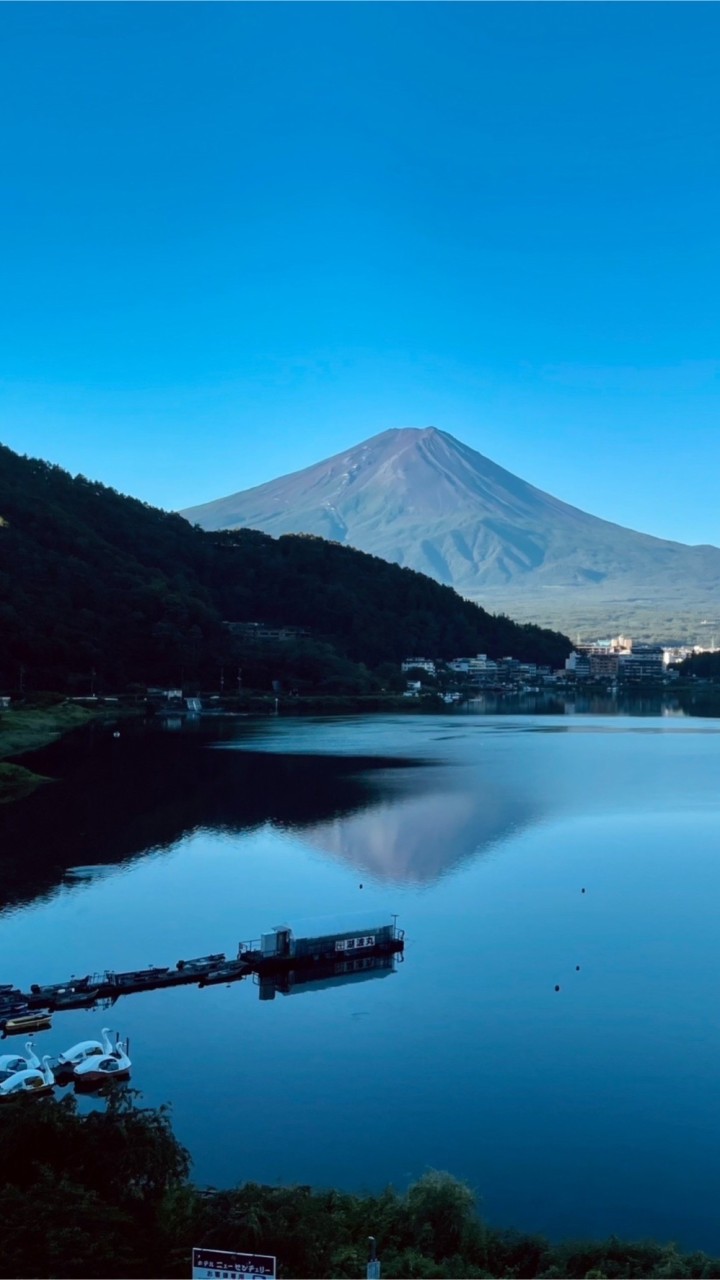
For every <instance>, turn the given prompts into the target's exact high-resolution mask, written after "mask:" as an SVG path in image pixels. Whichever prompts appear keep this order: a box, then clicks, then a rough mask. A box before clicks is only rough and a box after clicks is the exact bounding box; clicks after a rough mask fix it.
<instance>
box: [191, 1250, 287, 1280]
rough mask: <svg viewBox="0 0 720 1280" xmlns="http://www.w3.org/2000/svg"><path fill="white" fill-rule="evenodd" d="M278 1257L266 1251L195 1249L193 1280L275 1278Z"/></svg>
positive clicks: (257, 1279)
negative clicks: (236, 1251)
mask: <svg viewBox="0 0 720 1280" xmlns="http://www.w3.org/2000/svg"><path fill="white" fill-rule="evenodd" d="M275 1263H276V1259H275V1258H273V1257H271V1256H270V1255H269V1254H265V1253H230V1252H228V1251H226V1250H224V1249H193V1251H192V1274H193V1280H275Z"/></svg>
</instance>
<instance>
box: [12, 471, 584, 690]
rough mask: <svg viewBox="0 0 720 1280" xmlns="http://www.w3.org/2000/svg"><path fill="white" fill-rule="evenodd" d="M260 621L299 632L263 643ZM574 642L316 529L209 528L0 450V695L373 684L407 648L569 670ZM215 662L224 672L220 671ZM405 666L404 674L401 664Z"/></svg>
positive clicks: (373, 687)
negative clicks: (298, 532) (509, 657)
mask: <svg viewBox="0 0 720 1280" xmlns="http://www.w3.org/2000/svg"><path fill="white" fill-rule="evenodd" d="M228 622H230V623H242V622H263V623H266V624H268V627H270V628H272V627H275V628H280V627H287V628H291V629H295V630H294V631H293V632H292V633H291V636H290V638H288V637H287V636H286V638H285V640H284V641H279V642H277V643H275V644H273V643H272V642H271V641H270V639H269V638H268V637H267V636H265V638H264V639H263V640H262V642H260V641H259V640H258V639H257V635H256V633H255V634H254V633H253V630H252V629H251V628H246V629H245V630H244V631H243V629H242V628H232V627H228V626H227V625H226V624H227V623H228ZM569 650H570V642H569V641H568V639H567V637H565V636H562V635H558V634H556V633H554V632H551V631H546V630H542V629H541V628H539V627H536V626H532V625H527V624H526V625H522V626H518V625H517V624H516V623H514V622H511V621H510V619H509V618H505V617H493V616H491V615H490V614H488V613H487V612H486V611H485V610H484V609H481V608H478V607H477V606H476V605H474V604H472V603H470V602H469V601H467V600H464V599H462V598H461V597H460V596H458V595H456V594H455V592H454V591H452V590H451V589H450V588H448V587H443V586H439V585H438V583H436V582H433V581H432V580H431V579H430V578H427V577H424V576H423V575H422V574H419V573H414V572H412V571H410V570H407V569H400V568H398V566H397V565H393V564H388V563H387V562H386V561H385V560H381V559H377V558H375V557H373V556H369V555H365V554H364V553H363V552H361V551H356V550H354V549H353V548H352V547H341V546H336V545H334V544H332V543H329V542H325V541H323V540H321V539H320V538H307V537H298V536H286V537H282V538H279V539H275V538H271V537H269V536H268V535H267V534H263V533H258V532H255V531H254V530H251V529H243V530H239V531H237V532H231V533H204V532H203V531H202V530H201V529H198V528H194V527H193V526H192V525H191V524H188V522H187V521H186V520H183V519H182V518H181V517H180V516H179V515H174V514H170V513H168V512H166V511H159V510H157V509H156V508H154V507H150V506H148V505H147V504H146V503H143V502H138V501H137V500H136V499H134V498H127V497H123V495H122V494H119V493H116V492H115V491H114V490H112V489H108V488H106V487H105V486H104V485H101V484H97V483H95V482H94V481H91V480H87V479H85V477H84V476H75V477H72V476H70V475H68V473H67V472H66V471H63V470H62V469H61V468H60V467H55V466H51V465H49V464H48V463H46V462H40V461H38V460H37V459H33V458H23V457H20V456H19V455H18V454H16V453H13V452H12V450H10V449H7V448H4V447H3V446H2V445H0V693H12V692H17V691H18V690H19V689H21V688H25V689H27V690H35V691H37V690H56V691H63V692H64V691H70V692H76V693H82V694H86V693H88V692H90V690H91V689H93V688H97V690H98V691H99V692H101V691H103V690H108V689H115V690H122V689H125V688H126V687H127V686H128V685H133V684H164V685H168V684H169V685H171V686H176V685H178V684H184V685H186V686H189V685H191V684H195V685H198V684H199V685H202V686H203V687H205V688H217V687H218V682H219V681H220V680H221V679H223V678H224V679H227V685H228V690H233V689H235V688H237V685H236V683H235V681H236V679H237V672H238V668H241V669H242V682H243V687H244V688H245V689H247V688H254V689H265V690H267V689H269V688H271V684H272V681H273V680H274V679H281V680H282V681H283V682H284V683H285V682H287V683H288V684H290V686H291V687H297V688H298V689H299V690H301V691H302V690H314V689H318V690H321V691H322V692H326V693H329V692H345V693H352V692H359V693H364V692H373V691H374V690H376V689H378V688H380V687H381V686H383V685H384V684H386V683H387V681H388V680H389V679H392V674H393V673H392V672H391V673H390V675H388V673H387V672H383V671H380V672H379V674H378V675H377V676H376V675H373V674H372V672H374V671H375V670H376V669H377V668H382V667H383V665H384V664H393V665H395V664H398V663H399V661H400V660H401V659H402V658H404V657H407V656H408V655H409V654H432V655H433V656H435V657H440V658H443V657H445V658H449V657H453V656H457V655H459V654H468V653H469V654H473V653H478V652H480V653H488V654H489V655H491V656H492V657H501V656H502V655H503V654H508V653H509V654H513V655H514V656H515V657H517V658H520V659H521V660H522V661H537V662H546V663H551V664H552V665H554V666H557V665H560V664H561V663H562V661H563V659H564V658H565V656H566V655H567V653H568V652H569ZM221 673H223V675H222V676H221ZM397 674H398V675H399V672H398V673H397Z"/></svg>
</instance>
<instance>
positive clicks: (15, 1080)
mask: <svg viewBox="0 0 720 1280" xmlns="http://www.w3.org/2000/svg"><path fill="white" fill-rule="evenodd" d="M39 1067H40V1064H38V1068H39ZM38 1068H36V1067H30V1068H27V1069H24V1070H22V1071H16V1072H15V1073H14V1075H11V1076H9V1077H8V1079H7V1080H3V1081H2V1082H1V1083H0V1099H1V1100H3V1101H4V1100H5V1099H6V1098H15V1097H20V1096H22V1095H23V1094H25V1095H26V1096H30V1097H35V1098H38V1097H41V1096H42V1095H43V1094H48V1093H52V1091H53V1089H54V1088H55V1076H54V1075H53V1073H52V1071H51V1069H50V1059H49V1057H48V1056H47V1054H46V1055H45V1057H44V1058H43V1060H42V1067H41V1069H38Z"/></svg>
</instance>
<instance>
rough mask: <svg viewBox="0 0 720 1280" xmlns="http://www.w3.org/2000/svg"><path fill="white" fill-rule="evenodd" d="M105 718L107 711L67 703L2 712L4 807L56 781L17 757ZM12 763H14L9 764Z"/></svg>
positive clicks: (0, 765) (0, 772) (1, 788)
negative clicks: (29, 767)
mask: <svg viewBox="0 0 720 1280" xmlns="http://www.w3.org/2000/svg"><path fill="white" fill-rule="evenodd" d="M124 714H127V712H126V711H125V712H124ZM101 715H102V716H106V715H107V708H103V710H102V711H100V710H95V709H94V708H93V709H92V710H91V709H90V708H87V707H79V706H76V705H74V704H72V703H64V702H60V703H58V704H57V705H55V706H49V707H18V708H11V709H10V710H8V711H3V712H0V805H3V804H10V803H11V802H12V801H14V800H22V799H24V798H25V796H28V795H30V793H31V792H33V791H34V790H35V789H36V788H37V787H39V786H41V785H42V784H43V783H45V782H52V778H46V777H43V776H42V775H41V774H39V773H34V772H33V771H32V770H31V769H27V768H26V767H25V766H24V765H22V764H17V763H16V757H17V756H22V755H25V754H26V753H27V752H28V751H38V750H39V749H40V748H41V747H47V746H48V745H49V744H50V743H51V742H55V741H56V740H57V739H58V738H62V737H63V736H64V735H65V734H66V733H71V732H72V731H73V730H74V729H81V728H82V727H83V726H84V725H86V724H89V723H90V721H91V720H97V719H98V718H99V717H100V716H101ZM10 759H11V760H12V763H8V761H9V760H10Z"/></svg>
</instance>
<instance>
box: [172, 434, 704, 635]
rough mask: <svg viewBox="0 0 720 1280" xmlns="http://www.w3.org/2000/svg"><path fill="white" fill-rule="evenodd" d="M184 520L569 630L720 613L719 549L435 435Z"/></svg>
mask: <svg viewBox="0 0 720 1280" xmlns="http://www.w3.org/2000/svg"><path fill="white" fill-rule="evenodd" d="M181 514H182V515H184V516H186V517H187V519H189V520H191V521H194V522H196V523H198V524H200V525H201V526H202V527H203V528H205V529H232V528H238V527H244V526H247V527H249V528H252V529H260V530H262V531H263V532H265V533H270V534H273V535H275V536H279V535H281V534H284V533H312V534H317V535H319V536H320V537H324V538H328V539H330V540H332V541H335V542H346V543H348V544H349V545H351V546H354V547H357V548H359V549H360V550H361V551H367V552H370V553H371V554H372V555H376V556H380V557H382V558H383V559H385V560H390V561H395V562H396V563H397V564H401V565H405V566H407V567H409V568H412V569H417V570H419V571H420V572H422V573H426V574H428V575H429V576H430V577H433V578H435V579H437V580H438V581H440V582H442V583H444V584H446V585H449V586H453V587H455V588H456V590H458V591H459V592H460V593H461V594H463V595H466V596H468V597H469V598H471V599H475V600H478V601H480V602H481V603H483V604H484V605H485V606H486V607H488V608H496V609H498V610H500V611H502V612H508V613H511V614H514V616H515V617H521V618H523V617H524V618H530V619H532V620H534V621H538V622H541V623H543V624H550V625H553V626H560V627H562V628H563V629H564V630H568V628H570V627H572V629H573V630H575V629H577V627H578V626H580V627H582V628H585V626H586V625H588V626H592V629H593V630H595V629H598V630H599V631H600V632H603V631H605V630H606V628H607V627H608V625H610V626H612V625H615V627H616V629H617V630H624V629H626V628H627V627H628V626H629V625H630V623H631V619H632V618H633V617H634V616H636V614H637V613H638V609H639V610H640V613H641V614H642V613H643V610H644V614H645V615H647V614H648V612H649V611H650V610H652V611H654V612H657V610H662V615H663V617H664V618H667V619H668V620H671V621H675V619H676V618H677V617H678V616H679V614H681V613H682V612H683V611H684V610H685V609H686V602H687V601H688V600H693V601H695V602H696V604H693V605H692V607H693V608H696V610H697V613H698V614H699V618H700V617H702V616H706V615H708V613H714V603H713V602H714V600H715V598H716V594H715V593H716V591H717V588H718V586H720V550H718V549H717V548H714V547H696V548H691V547H684V546H682V545H681V544H679V543H674V542H665V541H662V540H661V539H659V538H653V537H650V536H649V535H647V534H642V533H636V532H634V531H632V530H630V529H622V528H621V527H620V526H619V525H615V524H610V523H609V522H608V521H605V520H600V519H598V518H597V517H595V516H592V515H589V514H587V513H586V512H584V511H580V510H578V509H577V508H576V507H572V506H569V505H568V504H567V503H564V502H561V501H560V500H559V499H558V498H554V497H552V495H551V494H548V493H543V492H542V491H541V490H540V489H536V488H534V486H533V485H531V484H528V483H527V482H526V481H525V480H522V479H521V478H520V477H519V476H515V475H513V474H512V473H511V472H509V471H506V470H504V468H502V467H500V466H498V465H497V464H496V463H494V462H492V461H491V460H490V459H489V458H486V457H484V456H483V454H481V453H478V452H477V451H476V450H475V449H472V448H470V446H469V445H466V444H463V443H462V442H461V441H460V440H456V439H455V437H454V436H451V435H450V434H449V433H448V432H446V431H441V430H440V429H439V428H438V427H435V426H427V427H393V428H390V429H389V430H387V431H382V432H380V433H379V434H378V435H375V436H371V437H370V438H369V439H368V440H365V441H363V442H362V443H360V444H358V445H355V446H354V447H352V448H350V449H346V450H344V451H343V452H342V453H338V454H335V455H334V456H333V457H331V458H326V459H325V460H324V461H322V462H318V463H315V464H314V465H313V466H310V467H306V468H305V469H304V470H302V471H296V472H294V473H292V474H291V475H286V476H281V477H280V478H279V479H277V480H273V481H270V482H269V483H267V484H263V485H258V486H256V487H255V488H253V489H246V490H244V491H240V492H239V493H234V494H232V495H230V496H229V497H227V498H221V499H219V500H218V501H216V502H209V503H205V504H204V505H203V506H199V507H192V508H189V509H187V510H185V511H183V512H182V513H181ZM699 618H698V620H699ZM640 630H643V628H642V627H640ZM643 633H644V634H647V626H646V627H645V629H644V632H643ZM671 634H672V633H671Z"/></svg>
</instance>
